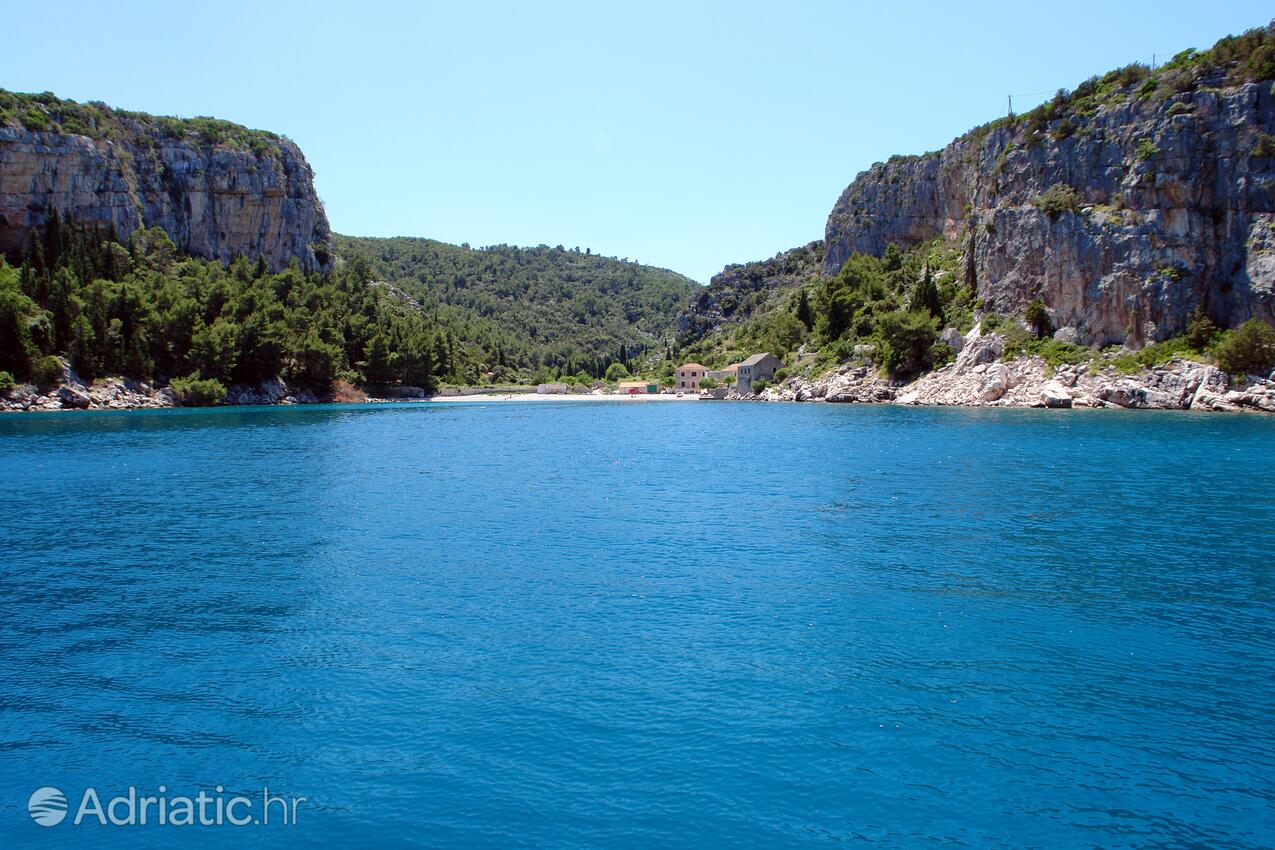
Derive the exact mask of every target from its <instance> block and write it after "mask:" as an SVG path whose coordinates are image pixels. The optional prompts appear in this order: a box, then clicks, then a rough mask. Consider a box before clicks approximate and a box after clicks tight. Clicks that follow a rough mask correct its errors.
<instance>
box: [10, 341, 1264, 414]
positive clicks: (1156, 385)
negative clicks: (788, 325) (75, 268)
mask: <svg viewBox="0 0 1275 850" xmlns="http://www.w3.org/2000/svg"><path fill="white" fill-rule="evenodd" d="M1001 345H1002V343H1001V340H1000V339H999V338H998V337H996V336H994V335H984V336H982V337H977V336H974V335H971V336H970V337H969V338H968V339H966V340H965V344H964V345H963V346H962V350H961V352H960V353H959V354H958V356H957V358H956V360H955V362H953V363H950V364H948V365H946V366H943V367H941V368H939V369H936V370H934V371H931V372H928V373H925V374H923V375H921V376H919V377H917V378H915V379H913V380H911V381H908V382H903V381H897V380H895V381H891V380H887V379H885V378H882V377H880V376H879V375H878V373H877V372H876V370H874V369H873V368H871V367H869V366H862V365H860V366H855V365H850V364H847V365H843V366H840V367H838V368H836V369H833V370H831V371H829V372H826V373H824V374H822V375H819V376H817V377H807V376H798V377H791V378H787V379H785V380H783V381H781V382H780V383H778V384H776V385H774V386H771V387H769V388H767V389H766V390H765V391H764V392H763V393H762V394H761V395H753V394H747V395H743V396H741V395H740V394H739V393H737V392H733V391H732V392H731V393H729V394H728V395H727V396H726V397H725V398H721V399H718V398H707V397H704V396H701V395H699V394H697V393H683V394H682V395H680V396H679V395H677V394H675V393H652V394H646V393H642V394H637V395H629V394H619V393H600V392H589V393H539V392H534V391H532V392H494V393H493V392H484V391H482V389H481V388H475V390H476V391H474V392H469V393H460V392H456V391H453V392H451V393H448V394H446V395H444V394H441V393H439V394H435V395H432V396H419V397H409V398H381V397H371V396H368V395H367V394H366V392H365V391H363V390H361V389H358V388H356V387H350V386H349V385H346V386H343V387H337V388H335V390H334V392H333V393H332V394H331V395H328V396H324V397H320V396H317V395H315V394H314V393H312V392H310V391H308V390H295V391H294V390H292V389H291V388H289V387H288V386H287V385H285V384H284V383H283V382H282V381H270V382H266V383H265V384H263V385H262V386H261V387H256V388H247V387H242V386H236V387H234V388H232V391H231V393H230V395H229V396H228V398H227V400H226V401H227V403H225V404H222V405H215V406H216V407H238V406H242V407H271V406H285V405H294V404H305V405H310V404H444V405H446V404H543V403H550V402H567V403H579V402H605V403H629V404H642V403H669V402H697V401H727V402H730V401H756V402H766V403H775V402H792V403H801V404H806V403H811V402H816V403H825V404H894V405H900V406H916V407H988V408H1049V409H1070V408H1107V407H1110V408H1120V409H1136V410H1193V411H1203V412H1237V413H1275V373H1272V374H1271V375H1269V376H1261V375H1249V376H1246V377H1240V378H1237V379H1232V378H1231V376H1229V375H1227V374H1226V373H1224V372H1222V371H1221V370H1220V369H1218V368H1217V367H1216V366H1212V365H1209V364H1206V363H1198V362H1195V361H1191V360H1185V359H1182V358H1174V359H1172V360H1170V361H1169V362H1167V363H1164V364H1162V365H1160V366H1155V367H1151V368H1147V369H1144V370H1143V371H1142V372H1139V373H1134V374H1124V373H1121V372H1118V371H1116V370H1114V369H1110V368H1106V369H1100V370H1099V369H1093V368H1090V366H1089V365H1083V364H1081V365H1068V364H1063V365H1060V366H1057V367H1051V366H1050V365H1049V364H1047V363H1046V362H1045V361H1044V360H1043V359H1042V358H1040V357H1037V356H1028V355H1025V356H1020V357H1016V358H1012V359H1009V360H1004V359H1002V358H1001V356H1000V355H1001ZM177 407H184V405H182V404H181V402H180V399H179V398H178V397H177V395H176V394H175V393H174V392H173V390H172V389H171V388H169V387H152V386H150V385H148V384H145V383H142V382H138V381H132V380H129V379H125V378H118V377H115V378H106V379H102V380H99V381H97V382H95V383H94V384H92V385H85V384H83V383H82V382H79V381H77V380H76V379H75V376H74V375H73V374H71V373H69V371H68V373H67V376H66V379H64V383H62V384H61V385H59V386H58V387H56V388H55V389H52V390H49V391H47V392H45V393H40V392H39V391H38V390H37V389H36V388H35V387H34V386H31V385H19V386H17V387H14V388H13V389H11V390H9V391H7V392H5V393H3V394H0V413H56V412H63V411H71V410H117V411H118V410H157V409H165V408H177ZM192 409H194V408H192Z"/></svg>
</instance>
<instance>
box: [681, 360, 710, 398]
mask: <svg viewBox="0 0 1275 850" xmlns="http://www.w3.org/2000/svg"><path fill="white" fill-rule="evenodd" d="M676 377H677V385H676V386H677V391H678V392H679V393H697V392H699V382H700V381H702V380H704V378H706V377H708V367H707V366H701V365H700V364H698V363H684V364H682V365H681V366H678V367H677V374H676Z"/></svg>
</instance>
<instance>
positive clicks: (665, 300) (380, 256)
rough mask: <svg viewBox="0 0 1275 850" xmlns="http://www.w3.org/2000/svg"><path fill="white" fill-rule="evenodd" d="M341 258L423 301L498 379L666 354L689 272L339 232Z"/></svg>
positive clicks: (596, 372) (586, 369)
mask: <svg viewBox="0 0 1275 850" xmlns="http://www.w3.org/2000/svg"><path fill="white" fill-rule="evenodd" d="M336 249H337V254H338V256H340V257H342V258H344V259H345V260H346V261H347V262H348V263H351V264H355V265H358V264H365V265H366V267H367V269H368V271H367V273H368V275H369V276H370V277H371V278H372V279H374V280H376V281H380V282H384V283H388V284H392V285H393V286H394V287H397V288H398V289H400V290H402V291H403V292H404V293H406V294H407V295H409V296H411V298H413V299H414V300H416V301H417V302H419V304H420V305H421V309H422V310H423V312H424V313H425V315H427V316H430V317H432V318H434V319H435V320H436V321H437V323H438V324H439V325H441V326H445V327H447V328H448V329H449V331H450V332H451V333H453V334H454V335H455V336H456V337H457V338H458V339H459V340H461V341H462V342H463V343H464V345H465V346H466V347H467V349H468V350H469V351H470V353H471V354H472V356H473V358H474V359H475V361H476V362H480V363H481V366H482V368H481V369H480V372H481V373H482V376H483V377H485V378H487V379H490V380H491V381H493V382H497V383H499V382H503V381H509V380H517V379H519V378H524V379H534V378H537V377H539V378H542V379H546V378H548V377H551V376H558V375H576V374H579V373H586V374H589V375H592V376H594V377H598V376H601V375H602V373H603V372H604V371H605V369H606V367H607V365H608V364H610V363H612V362H625V361H638V360H641V359H643V358H644V356H646V355H656V354H663V353H664V352H665V350H666V346H667V345H668V342H669V340H670V339H671V338H672V334H673V317H674V316H675V315H676V314H677V311H678V310H679V309H680V308H681V307H682V306H683V305H684V304H686V302H687V301H688V300H689V299H690V298H691V296H692V295H693V294H694V293H696V292H698V291H699V289H700V287H699V286H698V284H696V283H695V282H694V281H692V280H691V279H690V278H687V277H685V276H683V275H680V274H677V273H675V272H671V271H668V270H666V269H657V268H652V267H650V266H644V265H640V264H638V263H633V262H628V261H626V260H618V259H615V258H612V257H601V256H598V255H596V254H593V253H591V252H589V251H584V252H582V251H580V250H579V249H574V250H568V249H566V248H563V247H562V246H558V247H555V248H550V247H547V246H543V245H542V246H540V247H536V248H515V247H512V246H509V245H495V246H492V247H488V248H483V249H477V250H476V249H472V248H469V247H468V246H457V245H449V244H447V243H444V242H436V241H434V240H432V239H413V238H402V237H400V238H393V239H375V238H362V237H350V236H337V237H336Z"/></svg>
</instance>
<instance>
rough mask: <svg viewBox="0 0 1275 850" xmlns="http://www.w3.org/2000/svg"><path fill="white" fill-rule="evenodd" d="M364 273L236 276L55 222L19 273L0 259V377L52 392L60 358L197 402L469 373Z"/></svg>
mask: <svg viewBox="0 0 1275 850" xmlns="http://www.w3.org/2000/svg"><path fill="white" fill-rule="evenodd" d="M365 274H366V268H365V267H363V266H362V265H360V264H352V265H350V266H347V267H345V268H343V269H341V270H338V271H334V272H328V273H323V274H317V273H305V272H302V271H301V270H300V269H298V268H296V267H293V268H291V269H288V270H285V271H283V272H280V273H278V274H268V273H267V272H266V268H265V264H264V263H263V262H255V263H254V262H250V261H249V260H247V259H239V260H236V261H235V262H233V263H231V264H230V266H229V267H228V268H227V267H223V266H222V265H221V264H220V263H217V262H211V261H207V260H201V259H194V258H189V257H183V256H180V255H179V254H178V253H177V251H176V249H175V248H174V246H173V243H172V242H171V241H170V240H169V239H168V237H167V236H166V235H165V234H164V233H163V231H161V230H159V229H157V228H152V229H148V230H139V231H136V232H134V233H133V235H132V238H131V239H130V240H129V244H128V245H127V246H125V245H122V244H120V243H118V242H116V241H114V240H112V239H111V238H108V237H105V236H103V235H101V234H99V233H95V232H89V231H83V230H79V229H77V228H75V227H74V226H72V225H71V224H70V223H68V222H66V221H64V220H62V219H61V218H60V217H59V216H58V215H57V214H56V213H52V214H51V215H50V216H49V220H48V223H47V224H46V226H45V227H44V229H43V231H42V232H41V233H40V234H39V235H38V237H33V238H32V240H31V246H30V248H29V250H28V251H27V254H26V258H25V260H24V262H23V263H22V264H21V265H20V266H17V267H15V266H11V265H9V264H8V263H7V262H5V261H3V260H0V370H3V371H5V372H8V373H10V374H11V375H12V376H13V377H14V378H15V379H16V380H19V381H27V380H29V381H33V382H35V383H37V384H41V385H44V386H49V385H52V384H54V383H56V382H57V381H58V380H59V378H60V370H61V367H60V364H59V363H58V361H57V359H56V358H55V357H53V356H52V355H55V354H61V355H65V356H66V357H67V358H68V359H69V360H70V363H71V366H72V368H74V369H75V371H76V372H77V373H78V374H79V375H80V377H82V378H84V379H86V380H91V379H93V378H95V377H98V376H102V375H124V376H128V377H132V378H136V379H140V380H145V381H155V382H159V383H167V382H172V383H173V384H174V387H175V388H178V389H179V390H181V391H183V392H185V393H187V394H189V396H190V397H191V398H192V399H195V400H216V399H217V398H218V397H224V395H225V388H226V387H227V386H229V385H231V384H237V383H238V384H246V385H255V384H259V383H260V382H262V381H265V380H269V379H273V378H276V377H282V378H284V379H285V380H287V381H288V382H290V383H291V384H293V385H295V386H297V387H301V388H305V389H309V390H312V391H313V392H315V393H318V394H321V395H322V394H326V393H327V392H328V391H329V390H330V388H331V387H332V384H333V382H334V381H337V380H346V381H350V382H353V383H361V382H365V381H366V382H371V383H404V384H410V385H415V386H423V387H430V386H433V385H434V384H436V383H438V382H439V381H440V380H448V379H452V378H455V377H458V376H459V375H460V374H461V373H463V372H464V370H465V366H466V361H465V357H466V352H465V348H464V346H463V345H462V344H461V343H460V342H459V341H458V340H457V338H456V337H455V335H454V334H452V333H450V332H449V331H448V330H447V329H446V328H443V327H441V326H439V325H438V324H436V323H434V322H430V321H428V320H426V319H425V318H424V317H423V316H422V315H421V314H420V313H419V312H418V311H416V310H414V309H412V308H411V306H410V305H408V304H405V303H404V302H403V301H402V300H401V299H399V298H396V297H394V296H393V295H392V294H391V293H388V292H386V291H384V290H381V289H378V288H376V287H371V286H369V285H368V282H367V279H366V277H365Z"/></svg>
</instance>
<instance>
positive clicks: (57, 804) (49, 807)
mask: <svg viewBox="0 0 1275 850" xmlns="http://www.w3.org/2000/svg"><path fill="white" fill-rule="evenodd" d="M27 811H28V812H30V813H31V820H33V821H35V822H36V823H38V824H39V825H40V826H57V825H58V824H60V823H61V822H62V820H63V819H64V818H65V817H66V795H65V794H63V793H62V791H61V790H60V789H58V788H49V787H45V788H37V789H35V791H33V792H32V793H31V799H29V800H27Z"/></svg>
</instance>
